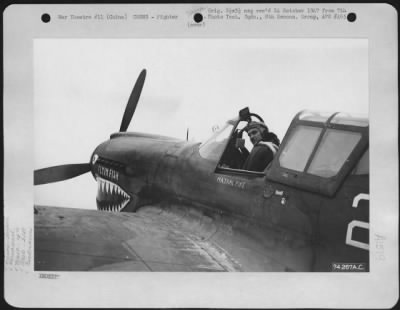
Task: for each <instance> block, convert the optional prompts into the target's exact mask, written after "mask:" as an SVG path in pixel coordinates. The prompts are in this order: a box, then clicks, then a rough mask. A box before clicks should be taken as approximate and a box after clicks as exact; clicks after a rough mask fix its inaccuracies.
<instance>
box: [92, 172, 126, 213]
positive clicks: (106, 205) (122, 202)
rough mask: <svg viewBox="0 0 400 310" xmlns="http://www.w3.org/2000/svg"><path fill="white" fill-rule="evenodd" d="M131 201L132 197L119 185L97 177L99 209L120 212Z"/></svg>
mask: <svg viewBox="0 0 400 310" xmlns="http://www.w3.org/2000/svg"><path fill="white" fill-rule="evenodd" d="M129 201H130V196H129V195H128V194H127V193H126V192H125V191H124V190H123V189H122V188H121V187H120V186H119V185H117V184H115V183H113V182H111V181H108V180H105V179H103V178H100V177H97V197H96V202H97V209H98V210H102V211H112V212H119V211H121V210H122V209H123V208H125V206H126V205H127V204H128V202H129Z"/></svg>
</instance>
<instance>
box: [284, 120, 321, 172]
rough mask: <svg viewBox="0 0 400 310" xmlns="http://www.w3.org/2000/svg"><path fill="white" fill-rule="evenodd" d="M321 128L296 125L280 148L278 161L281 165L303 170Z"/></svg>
mask: <svg viewBox="0 0 400 310" xmlns="http://www.w3.org/2000/svg"><path fill="white" fill-rule="evenodd" d="M321 131H322V128H319V127H311V126H298V127H297V128H296V129H295V130H294V132H293V133H292V134H291V136H290V138H289V141H288V143H286V145H285V148H284V149H283V150H282V152H281V155H280V157H279V163H280V165H281V166H282V167H284V168H287V169H292V170H296V171H304V168H305V167H306V164H307V161H308V159H309V157H310V155H311V153H312V151H313V149H314V147H315V144H316V142H317V140H318V137H319V135H320V133H321Z"/></svg>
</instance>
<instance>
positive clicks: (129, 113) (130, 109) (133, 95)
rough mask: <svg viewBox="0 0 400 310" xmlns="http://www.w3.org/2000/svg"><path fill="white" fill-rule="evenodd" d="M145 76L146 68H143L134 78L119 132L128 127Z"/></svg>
mask: <svg viewBox="0 0 400 310" xmlns="http://www.w3.org/2000/svg"><path fill="white" fill-rule="evenodd" d="M145 78H146V69H143V70H142V72H140V74H139V77H138V78H137V80H136V83H135V86H134V87H133V90H132V93H131V96H130V97H129V100H128V103H127V105H126V108H125V112H124V116H123V117H122V122H121V127H120V129H119V131H120V132H125V131H126V130H127V129H128V126H129V123H130V122H131V119H132V116H133V113H135V110H136V106H137V104H138V101H139V98H140V94H141V92H142V88H143V84H144V80H145Z"/></svg>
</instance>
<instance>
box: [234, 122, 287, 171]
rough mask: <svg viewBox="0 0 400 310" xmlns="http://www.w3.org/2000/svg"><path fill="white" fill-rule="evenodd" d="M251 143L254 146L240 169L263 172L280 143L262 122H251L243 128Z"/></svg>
mask: <svg viewBox="0 0 400 310" xmlns="http://www.w3.org/2000/svg"><path fill="white" fill-rule="evenodd" d="M244 130H245V131H246V132H247V134H248V136H249V138H250V141H251V143H252V144H253V145H254V147H253V149H252V150H251V152H250V154H249V156H248V157H247V159H246V161H245V162H244V164H243V166H242V169H243V170H249V171H264V169H265V168H266V167H267V166H268V164H269V163H270V162H271V161H272V159H273V158H274V155H275V154H276V152H277V151H278V147H279V144H280V141H279V139H278V137H277V136H276V135H275V134H274V133H273V132H269V130H268V127H267V125H265V124H264V123H262V122H255V121H251V122H249V123H248V125H247V126H246V127H245V128H244Z"/></svg>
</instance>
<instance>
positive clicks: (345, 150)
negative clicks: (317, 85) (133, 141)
mask: <svg viewBox="0 0 400 310" xmlns="http://www.w3.org/2000/svg"><path fill="white" fill-rule="evenodd" d="M241 123H243V119H242V118H241V117H237V118H234V119H231V120H229V121H228V122H226V124H225V125H224V126H222V127H221V129H219V130H217V131H216V132H214V133H213V135H212V136H211V138H210V139H208V140H207V141H205V142H204V143H202V144H201V146H200V149H199V152H200V155H201V156H202V157H203V158H205V159H208V160H210V161H213V162H215V164H216V171H217V172H220V173H221V171H222V172H223V171H224V170H225V171H227V172H232V171H234V172H236V173H241V174H246V173H247V174H258V175H260V176H265V175H266V176H267V178H268V179H271V180H274V181H277V182H280V183H284V184H287V185H291V186H294V187H297V188H301V189H306V190H310V191H313V192H317V193H321V194H326V195H333V194H334V193H335V192H336V190H337V189H338V187H339V186H340V185H341V184H342V183H343V181H344V179H345V177H346V176H347V175H348V174H349V173H351V172H352V173H353V174H357V175H363V174H364V175H366V174H369V152H368V137H369V132H368V130H369V121H368V118H367V117H365V116H358V115H350V114H346V113H323V112H315V111H308V110H306V111H302V112H300V113H298V114H297V115H296V116H295V117H294V119H293V120H292V122H291V124H290V127H289V129H288V131H287V133H286V135H285V137H284V139H283V141H282V143H281V145H280V147H279V150H278V152H277V154H276V155H275V158H274V160H273V161H272V162H271V164H270V165H269V166H268V167H267V168H266V169H265V171H264V172H250V171H246V170H242V169H241V167H240V165H236V166H235V165H233V164H228V162H227V161H226V160H225V159H226V155H227V153H228V151H229V150H230V149H231V148H232V146H234V145H235V141H237V138H238V136H240V135H238V133H240V132H241V126H242V127H243V124H241ZM239 138H241V136H240V137H239Z"/></svg>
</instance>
